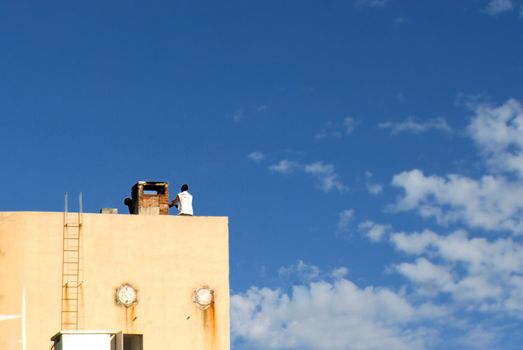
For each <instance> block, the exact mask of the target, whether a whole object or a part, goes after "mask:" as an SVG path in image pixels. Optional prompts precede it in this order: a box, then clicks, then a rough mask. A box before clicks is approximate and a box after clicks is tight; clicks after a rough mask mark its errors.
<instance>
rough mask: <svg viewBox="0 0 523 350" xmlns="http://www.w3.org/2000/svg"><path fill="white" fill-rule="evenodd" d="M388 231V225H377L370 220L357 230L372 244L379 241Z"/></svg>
mask: <svg viewBox="0 0 523 350" xmlns="http://www.w3.org/2000/svg"><path fill="white" fill-rule="evenodd" d="M390 229H391V227H390V226H389V225H381V224H377V223H375V222H373V221H371V220H367V221H364V222H362V223H360V224H359V225H358V230H359V231H360V232H361V233H363V234H364V235H365V236H367V238H368V239H370V240H371V241H372V242H379V241H381V240H382V239H383V237H384V236H385V234H386V233H387V232H389V231H390Z"/></svg>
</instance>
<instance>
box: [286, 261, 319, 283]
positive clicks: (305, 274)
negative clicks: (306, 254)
mask: <svg viewBox="0 0 523 350" xmlns="http://www.w3.org/2000/svg"><path fill="white" fill-rule="evenodd" d="M320 273H321V270H320V268H319V267H318V266H315V265H309V264H306V263H304V262H303V261H301V260H299V261H298V263H297V264H296V265H290V266H282V267H280V268H279V269H278V274H279V275H280V276H281V277H283V278H290V277H291V276H297V277H298V278H299V279H300V280H305V281H312V280H315V279H317V278H318V277H320Z"/></svg>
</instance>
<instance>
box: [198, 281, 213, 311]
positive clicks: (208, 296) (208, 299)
mask: <svg viewBox="0 0 523 350" xmlns="http://www.w3.org/2000/svg"><path fill="white" fill-rule="evenodd" d="M193 299H194V302H195V303H196V304H198V306H199V307H200V308H201V309H202V310H205V309H207V308H209V306H211V304H212V303H213V302H214V291H213V290H212V289H211V288H209V287H207V286H203V287H200V288H198V289H196V290H195V291H194V297H193Z"/></svg>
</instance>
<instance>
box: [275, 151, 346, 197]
mask: <svg viewBox="0 0 523 350" xmlns="http://www.w3.org/2000/svg"><path fill="white" fill-rule="evenodd" d="M269 170H271V171H274V172H277V173H282V174H291V173H293V172H294V171H302V172H304V173H306V174H309V175H312V176H313V177H315V178H316V179H317V180H318V181H319V187H320V189H321V190H322V191H323V192H331V191H337V192H340V193H343V192H346V191H348V190H349V188H348V187H347V186H346V185H345V184H344V183H343V182H342V181H341V179H340V177H339V175H338V174H337V173H336V171H335V169H334V165H332V164H328V163H324V162H322V161H318V162H313V163H309V164H301V163H298V162H294V161H290V160H288V159H283V160H280V161H279V162H278V163H276V164H273V165H271V166H269Z"/></svg>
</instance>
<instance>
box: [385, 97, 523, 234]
mask: <svg viewBox="0 0 523 350" xmlns="http://www.w3.org/2000/svg"><path fill="white" fill-rule="evenodd" d="M469 108H471V109H472V112H473V115H472V118H471V121H470V124H469V125H468V127H467V133H468V135H469V136H470V137H471V139H472V140H473V141H474V142H475V143H476V145H477V146H478V147H479V149H480V151H481V155H482V156H483V157H484V159H485V161H486V164H487V165H488V166H489V169H490V170H491V171H492V174H489V175H483V176H481V177H480V178H479V179H473V178H470V177H466V176H463V175H459V174H447V175H445V176H426V175H424V174H423V172H422V171H420V170H418V169H414V170H411V171H405V172H402V173H399V174H397V175H395V176H394V177H393V180H392V184H393V185H394V186H396V187H399V188H402V189H403V190H404V193H403V195H402V196H401V197H400V198H399V200H398V202H397V203H396V205H394V206H392V208H393V209H395V210H414V211H416V212H418V213H419V214H420V215H421V216H423V217H433V218H436V220H437V221H438V222H439V223H441V224H449V223H455V222H462V223H464V224H466V225H468V226H469V227H474V228H483V229H487V230H493V231H501V230H510V231H512V232H515V233H518V234H521V233H523V106H522V105H521V103H520V102H518V101H517V100H514V99H510V100H508V101H507V102H505V103H504V104H502V105H499V106H491V105H487V104H481V103H477V102H474V103H470V104H469ZM514 175H515V177H514Z"/></svg>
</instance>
